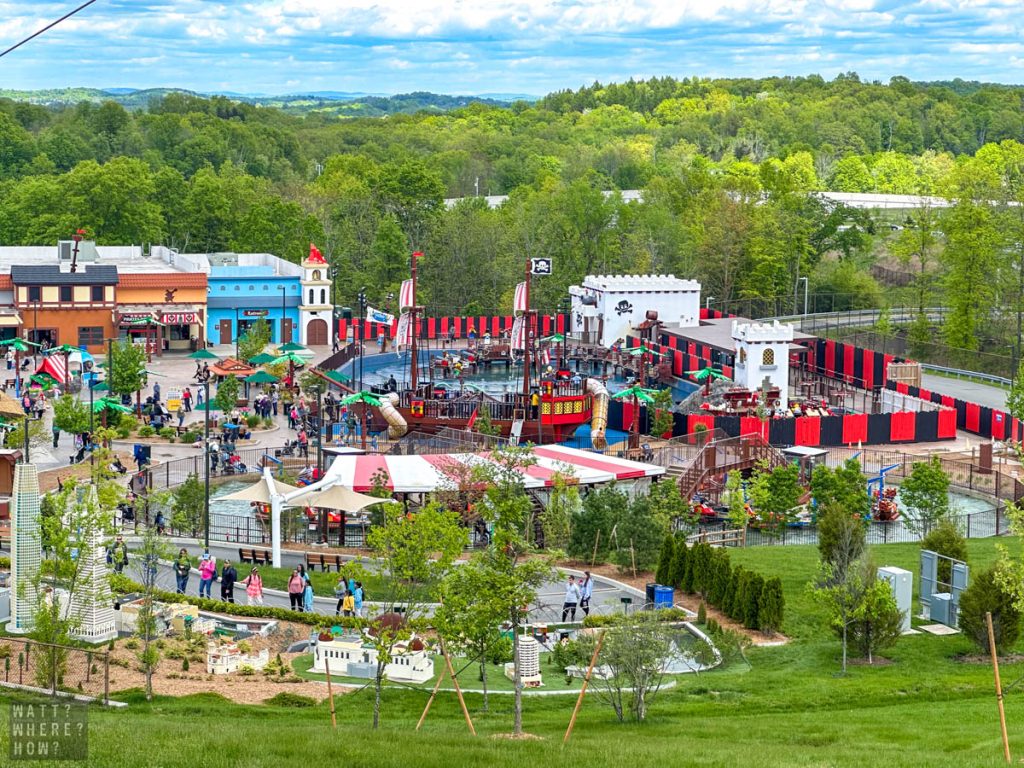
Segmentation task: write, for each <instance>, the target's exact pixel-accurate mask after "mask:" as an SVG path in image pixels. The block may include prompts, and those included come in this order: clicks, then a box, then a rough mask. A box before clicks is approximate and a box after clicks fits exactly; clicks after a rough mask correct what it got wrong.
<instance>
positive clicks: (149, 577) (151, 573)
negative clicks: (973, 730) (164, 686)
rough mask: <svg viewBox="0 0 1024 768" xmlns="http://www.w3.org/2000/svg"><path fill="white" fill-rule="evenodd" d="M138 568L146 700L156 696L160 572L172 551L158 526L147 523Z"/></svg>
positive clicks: (138, 622)
mask: <svg viewBox="0 0 1024 768" xmlns="http://www.w3.org/2000/svg"><path fill="white" fill-rule="evenodd" d="M135 555H136V560H135V562H136V569H137V576H138V580H139V583H140V584H141V585H142V601H141V604H140V605H139V612H138V616H137V617H136V620H135V635H136V637H137V638H138V639H139V641H140V642H141V647H140V648H139V652H138V658H139V664H140V666H141V667H142V671H143V673H144V674H145V676H146V700H147V701H151V700H152V699H153V673H154V672H156V669H157V667H158V666H159V665H160V657H161V654H160V648H159V647H158V645H157V644H156V640H157V609H156V596H157V593H158V592H159V587H158V586H157V574H158V572H159V568H160V561H161V560H170V559H171V557H172V552H171V549H170V547H169V546H168V545H167V544H166V543H164V539H163V538H162V537H161V536H160V535H159V534H158V533H157V531H156V526H146V528H145V530H144V532H143V535H142V541H141V542H139V547H138V549H137V550H136V552H135Z"/></svg>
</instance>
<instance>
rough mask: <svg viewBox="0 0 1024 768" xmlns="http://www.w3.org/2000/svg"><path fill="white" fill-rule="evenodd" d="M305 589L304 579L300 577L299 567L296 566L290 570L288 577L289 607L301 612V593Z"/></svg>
mask: <svg viewBox="0 0 1024 768" xmlns="http://www.w3.org/2000/svg"><path fill="white" fill-rule="evenodd" d="M305 589H306V580H305V579H304V578H302V574H300V573H299V569H298V568H296V569H295V570H293V571H292V575H291V577H290V578H289V579H288V599H289V600H290V601H291V608H292V610H293V611H298V612H299V613H302V593H303V591H305Z"/></svg>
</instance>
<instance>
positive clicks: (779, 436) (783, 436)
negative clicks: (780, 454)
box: [768, 419, 797, 445]
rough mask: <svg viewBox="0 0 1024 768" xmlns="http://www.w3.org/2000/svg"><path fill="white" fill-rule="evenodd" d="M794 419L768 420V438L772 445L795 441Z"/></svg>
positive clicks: (789, 443) (788, 443) (791, 443)
mask: <svg viewBox="0 0 1024 768" xmlns="http://www.w3.org/2000/svg"><path fill="white" fill-rule="evenodd" d="M796 421H797V420H796V419H772V420H771V421H769V422H768V438H769V440H770V441H771V443H772V445H793V444H794V443H795V442H796Z"/></svg>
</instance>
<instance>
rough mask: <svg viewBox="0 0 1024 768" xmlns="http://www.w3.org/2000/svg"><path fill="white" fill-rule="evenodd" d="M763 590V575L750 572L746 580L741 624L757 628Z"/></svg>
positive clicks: (748, 627) (749, 627)
mask: <svg viewBox="0 0 1024 768" xmlns="http://www.w3.org/2000/svg"><path fill="white" fill-rule="evenodd" d="M763 591H764V577H763V576H762V575H761V574H759V573H751V574H750V577H749V580H748V581H747V591H746V595H745V597H746V601H745V603H744V605H743V626H744V627H746V628H747V629H758V628H759V627H760V626H761V624H760V621H759V618H758V615H759V613H760V610H761V593H762V592H763Z"/></svg>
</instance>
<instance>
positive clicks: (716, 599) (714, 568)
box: [708, 547, 732, 605]
mask: <svg viewBox="0 0 1024 768" xmlns="http://www.w3.org/2000/svg"><path fill="white" fill-rule="evenodd" d="M731 571H732V565H731V564H730V562H729V550H727V549H724V548H723V547H718V548H717V549H713V550H712V551H711V584H710V586H709V587H708V602H710V603H711V604H712V605H721V604H722V598H723V597H724V596H725V591H726V589H728V587H729V574H730V572H731Z"/></svg>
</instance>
